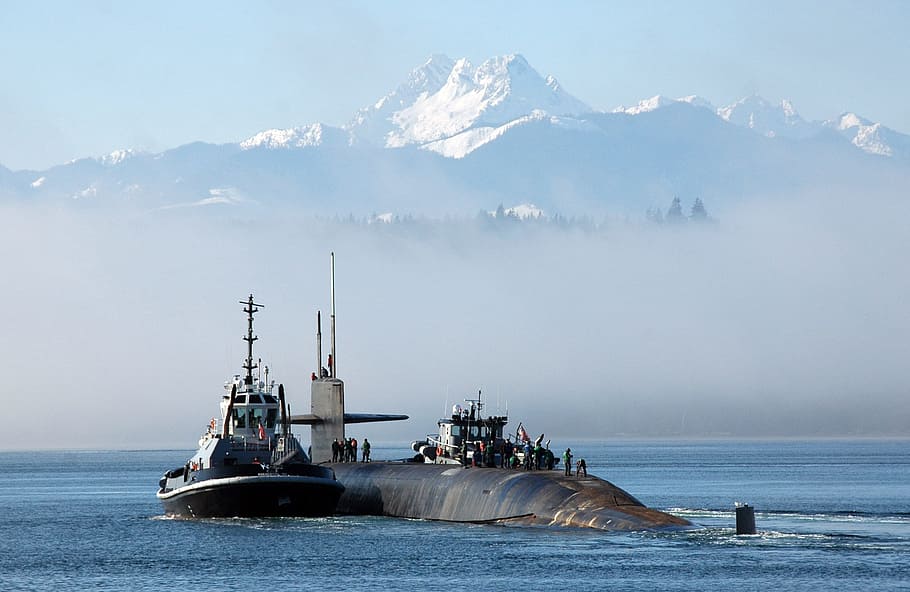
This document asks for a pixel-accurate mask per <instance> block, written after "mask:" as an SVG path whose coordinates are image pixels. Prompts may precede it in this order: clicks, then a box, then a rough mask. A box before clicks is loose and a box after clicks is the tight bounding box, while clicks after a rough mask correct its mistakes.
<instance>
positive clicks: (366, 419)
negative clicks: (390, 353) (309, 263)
mask: <svg viewBox="0 0 910 592" xmlns="http://www.w3.org/2000/svg"><path fill="white" fill-rule="evenodd" d="M331 260H332V265H331V280H332V282H331V283H332V317H331V334H330V336H331V353H330V354H329V357H328V363H327V365H326V366H323V365H322V313H321V312H319V311H317V312H316V372H313V374H312V377H311V378H312V385H311V387H310V413H308V414H306V415H292V416H291V423H292V424H297V425H309V426H310V456H311V460H312V462H313V463H327V462H332V442H334V441H335V440H336V439H337V440H341V441H343V440H344V439H345V433H344V426H345V424H349V423H371V422H377V421H401V420H404V419H408V416H407V415H400V414H388V413H346V412H345V409H344V381H342V380H341V379H339V378H338V377H337V375H336V373H337V371H338V364H337V358H336V352H335V253H334V252H333V253H332V255H331Z"/></svg>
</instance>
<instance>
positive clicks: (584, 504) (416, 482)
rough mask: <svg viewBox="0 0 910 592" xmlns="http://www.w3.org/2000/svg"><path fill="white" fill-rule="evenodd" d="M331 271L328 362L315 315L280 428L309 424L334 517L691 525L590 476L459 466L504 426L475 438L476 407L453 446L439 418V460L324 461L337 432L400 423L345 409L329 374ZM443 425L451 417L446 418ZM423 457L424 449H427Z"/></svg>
mask: <svg viewBox="0 0 910 592" xmlns="http://www.w3.org/2000/svg"><path fill="white" fill-rule="evenodd" d="M331 269H332V271H331V274H332V279H331V285H332V295H331V301H332V315H331V355H330V357H329V362H328V365H327V366H328V367H327V368H326V367H323V366H322V331H321V314H320V313H319V312H317V315H316V319H317V320H316V350H317V354H316V355H317V358H316V361H317V364H316V367H317V369H318V370H317V372H314V373H313V374H312V375H311V382H312V384H311V389H310V395H311V400H310V405H311V412H310V413H309V414H303V415H291V416H290V423H291V424H295V425H309V426H310V428H311V459H312V462H313V463H316V464H319V465H322V466H327V467H330V468H331V469H332V470H333V471H334V473H335V476H336V478H337V479H338V481H339V482H341V483H342V484H343V485H344V491H343V493H342V494H341V496H340V498H339V499H338V503H337V506H336V508H335V512H336V513H337V514H342V515H345V514H346V515H372V516H388V517H396V518H409V519H421V520H437V521H446V522H460V523H481V524H517V525H531V526H549V527H583V528H594V529H601V530H605V531H631V530H655V529H679V528H690V527H693V526H694V525H693V524H692V523H691V522H689V521H687V520H685V519H683V518H680V517H678V516H673V515H672V514H668V513H665V512H661V511H659V510H655V509H652V508H648V507H647V506H645V505H644V504H643V503H641V502H640V501H639V500H637V499H636V498H635V497H634V496H632V495H631V494H630V493H628V492H626V491H624V490H623V489H621V488H619V487H618V486H616V485H614V484H613V483H610V482H609V481H607V480H605V479H602V478H600V477H596V476H593V475H591V476H588V475H585V476H584V477H583V478H580V477H578V475H575V476H571V475H567V474H565V473H567V472H568V471H566V472H565V473H564V472H563V471H559V470H521V469H516V468H499V467H498V466H496V465H497V464H498V463H497V462H495V461H494V462H492V463H479V464H478V465H475V464H474V463H468V462H467V454H466V452H467V448H468V444H470V446H471V447H473V446H478V447H479V444H480V442H483V441H484V440H486V441H487V442H488V444H489V445H492V446H493V447H494V448H495V447H496V446H497V445H498V444H499V443H501V440H502V426H504V425H505V420H504V418H499V420H498V421H493V422H490V421H487V422H486V430H484V429H483V428H484V425H485V422H483V421H481V420H480V418H479V409H478V410H477V411H478V417H471V418H470V419H469V420H468V421H469V422H470V421H471V420H473V423H474V426H475V428H476V431H474V432H471V431H470V430H467V431H461V434H460V435H461V440H459V441H456V440H455V439H454V438H453V434H452V431H453V430H452V429H451V428H449V432H448V433H445V434H444V433H443V426H444V425H453V423H454V422H450V421H446V420H440V437H441V438H443V437H445V438H447V439H446V440H444V441H441V442H439V443H438V444H441V446H437V450H438V452H439V454H433V453H432V452H430V451H426V452H427V453H418V455H416V456H415V457H414V458H412V459H410V460H406V461H377V462H368V463H358V462H348V463H339V462H333V455H332V444H333V442H336V441H340V442H344V441H345V440H346V438H345V426H346V425H348V424H353V423H366V422H378V421H398V420H403V419H407V416H406V415H389V414H378V413H347V412H346V411H345V393H344V382H343V381H342V380H341V379H339V378H338V376H337V366H338V365H337V360H338V358H337V355H336V351H335V263H334V253H333V254H332V266H331ZM478 403H479V398H478ZM472 415H473V413H472ZM459 417H461V416H459ZM452 419H453V420H455V419H456V417H455V414H454V413H453V417H452ZM496 425H498V432H497V431H496V428H495V426H496ZM491 426H493V427H492V428H491ZM459 444H461V445H462V446H459ZM444 447H445V448H446V449H445V450H444V449H443V448H444ZM449 448H450V449H451V450H452V451H453V452H454V451H455V450H456V449H458V448H461V449H462V450H463V451H464V454H463V455H462V456H461V457H460V458H459V455H458V454H457V453H455V454H448V452H447V451H448V449H449ZM429 449H430V450H432V446H430V447H429ZM355 461H356V459H355ZM489 465H493V466H489Z"/></svg>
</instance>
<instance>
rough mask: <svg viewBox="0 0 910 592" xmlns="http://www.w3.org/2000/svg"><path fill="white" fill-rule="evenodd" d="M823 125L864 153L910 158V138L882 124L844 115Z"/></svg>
mask: <svg viewBox="0 0 910 592" xmlns="http://www.w3.org/2000/svg"><path fill="white" fill-rule="evenodd" d="M823 125H824V126H825V127H828V128H830V129H834V130H837V131H838V132H840V133H841V135H843V136H844V137H845V138H847V139H848V140H850V142H851V143H852V144H853V145H854V146H856V147H857V148H859V149H860V150H862V151H863V152H868V153H869V154H876V155H878V156H900V157H905V158H906V157H910V136H907V135H906V134H902V133H900V132H896V131H894V130H892V129H890V128H887V127H885V126H883V125H882V124H881V123H873V122H871V121H869V120H868V119H866V118H864V117H860V116H859V115H857V114H856V113H842V114H841V115H840V117H838V118H836V119H829V120H828V121H825V122H824V123H823Z"/></svg>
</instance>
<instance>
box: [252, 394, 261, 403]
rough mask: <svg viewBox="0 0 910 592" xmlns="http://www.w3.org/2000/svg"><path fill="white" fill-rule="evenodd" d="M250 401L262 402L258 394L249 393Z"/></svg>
mask: <svg viewBox="0 0 910 592" xmlns="http://www.w3.org/2000/svg"><path fill="white" fill-rule="evenodd" d="M250 403H259V404H261V403H262V399H261V398H260V397H259V395H250Z"/></svg>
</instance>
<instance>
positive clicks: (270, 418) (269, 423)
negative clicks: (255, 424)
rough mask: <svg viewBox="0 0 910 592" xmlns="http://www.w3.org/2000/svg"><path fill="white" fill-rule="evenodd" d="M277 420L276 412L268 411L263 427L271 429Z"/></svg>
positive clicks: (273, 410) (275, 410) (274, 410)
mask: <svg viewBox="0 0 910 592" xmlns="http://www.w3.org/2000/svg"><path fill="white" fill-rule="evenodd" d="M276 419H278V410H277V409H269V410H268V413H267V414H266V416H265V427H267V428H273V427H275V420H276Z"/></svg>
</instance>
